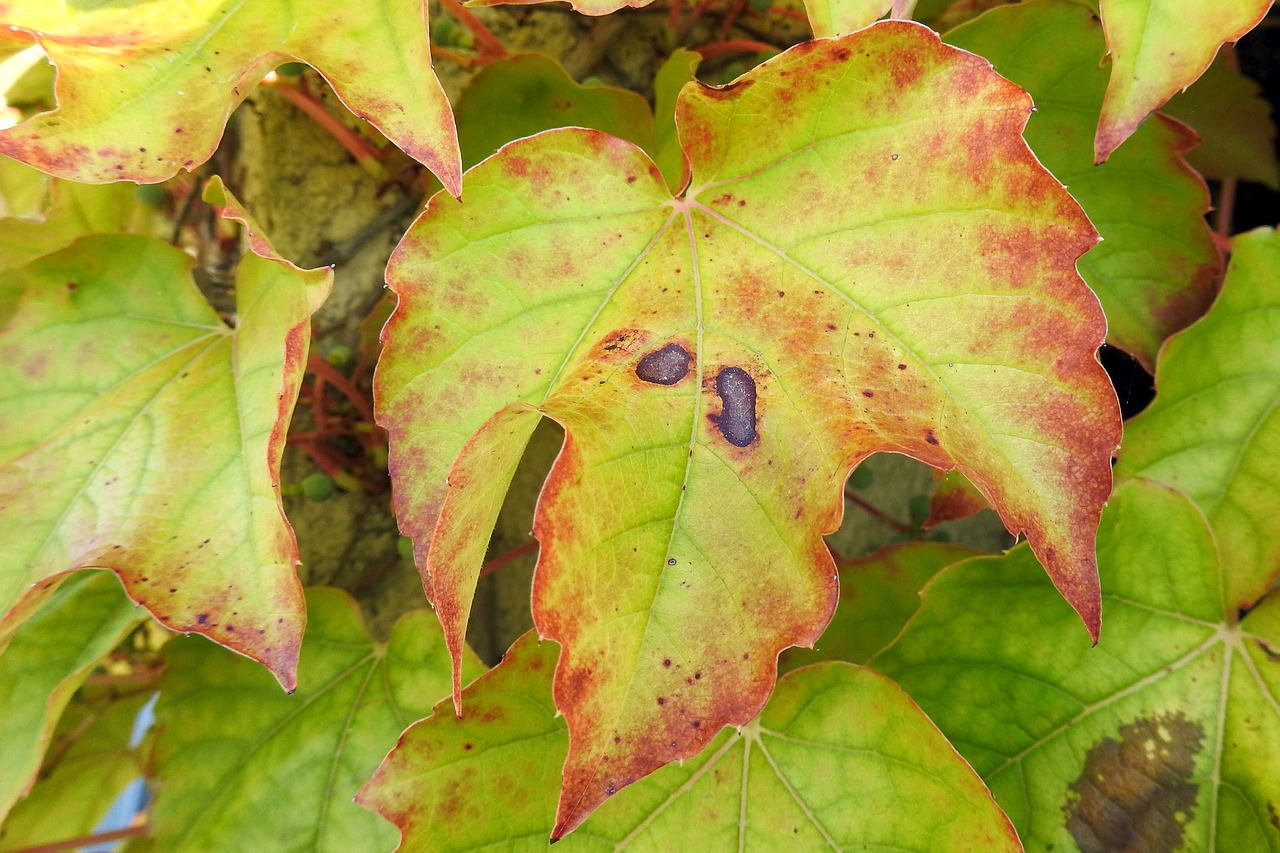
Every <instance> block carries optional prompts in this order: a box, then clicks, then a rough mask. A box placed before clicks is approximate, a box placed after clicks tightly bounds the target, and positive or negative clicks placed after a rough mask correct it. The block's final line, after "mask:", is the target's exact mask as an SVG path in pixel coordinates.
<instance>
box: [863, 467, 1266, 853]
mask: <svg viewBox="0 0 1280 853" xmlns="http://www.w3.org/2000/svg"><path fill="white" fill-rule="evenodd" d="M1098 564H1099V571H1100V573H1101V575H1102V584H1103V587H1102V588H1103V605H1102V608H1103V619H1104V620H1105V622H1106V625H1107V631H1106V633H1105V634H1103V637H1102V641H1101V643H1100V644H1099V645H1098V647H1097V648H1093V649H1091V648H1090V647H1089V643H1088V641H1087V640H1085V639H1084V638H1082V637H1080V636H1079V632H1078V630H1076V627H1075V625H1074V624H1073V618H1072V614H1071V611H1070V610H1069V609H1067V608H1066V607H1065V606H1063V604H1062V602H1061V601H1060V600H1059V598H1058V596H1057V595H1056V594H1055V593H1054V591H1053V589H1052V587H1050V586H1049V584H1048V583H1046V582H1045V580H1044V576H1043V573H1042V572H1041V571H1040V569H1039V567H1038V566H1037V565H1036V561H1035V558H1034V557H1033V556H1032V554H1031V552H1030V551H1029V550H1028V549H1027V548H1026V547H1025V546H1020V547H1018V548H1015V549H1014V550H1013V551H1010V552H1009V553H1008V554H1007V555H1006V556H1004V557H991V558H982V559H975V560H969V561H966V562H964V563H960V564H958V565H956V566H953V567H951V568H949V569H945V570H944V571H943V572H942V573H941V574H939V575H938V577H937V578H935V579H934V581H933V582H932V583H930V584H929V586H928V587H927V588H926V589H925V591H924V596H923V599H924V600H923V604H922V605H921V608H920V612H919V613H917V614H916V616H915V618H914V619H913V620H912V621H911V623H910V624H908V625H907V627H906V629H905V630H904V631H903V633H902V635H901V636H900V637H899V638H898V640H897V642H895V643H894V645H892V646H891V647H889V649H888V650H886V651H885V652H884V653H883V654H881V655H880V656H879V657H877V658H876V659H875V660H874V661H873V662H872V665H873V666H875V667H877V668H878V669H880V670H881V671H883V672H884V673H885V674H887V675H889V676H890V677H891V678H894V679H895V680H897V681H898V683H900V684H901V685H902V686H903V687H904V688H905V689H906V690H907V692H908V693H910V694H911V697H912V698H913V699H915V700H916V701H917V702H919V703H920V705H921V707H923V708H924V710H925V711H926V712H927V713H928V714H929V716H930V717H931V718H932V719H933V720H934V721H935V722H936V723H937V724H938V726H939V727H940V728H941V729H942V731H943V733H944V734H946V735H947V737H948V738H949V739H950V741H951V742H952V743H953V744H955V745H956V748H957V749H959V750H960V752H961V753H962V754H963V755H964V756H965V758H967V759H968V760H969V762H970V763H971V764H972V765H973V767H974V769H975V770H977V771H978V772H979V773H980V774H981V775H982V777H983V779H984V780H986V782H987V784H988V785H989V786H990V788H991V791H992V793H993V794H995V797H996V800H997V801H998V802H999V803H1000V804H1001V806H1002V807H1003V808H1004V809H1005V811H1006V812H1007V813H1008V814H1009V816H1010V817H1011V818H1012V819H1013V822H1014V824H1015V825H1016V826H1017V827H1018V832H1019V835H1020V836H1021V837H1022V840H1023V843H1025V844H1026V845H1027V849H1029V850H1032V849H1034V850H1049V849H1053V850H1074V849H1080V850H1085V851H1094V850H1097V851H1102V850H1121V849H1124V850H1224V851H1225V850H1249V851H1277V850H1280V829H1277V828H1276V827H1275V826H1274V825H1273V824H1274V819H1269V818H1268V815H1269V814H1274V804H1275V803H1277V802H1280V774H1277V773H1276V772H1275V771H1276V767H1280V704H1277V696H1280V596H1275V595H1273V596H1271V597H1269V598H1268V599H1266V600H1265V601H1264V602H1263V603H1262V604H1260V605H1259V606H1258V607H1257V608H1256V609H1255V610H1253V612H1251V613H1250V614H1249V615H1248V616H1246V617H1245V618H1244V619H1243V621H1239V620H1238V619H1237V616H1236V609H1235V607H1234V605H1233V604H1232V603H1231V602H1230V601H1229V600H1228V601H1226V602H1224V601H1223V598H1222V595H1221V592H1220V590H1221V588H1222V584H1223V583H1224V580H1225V577H1224V576H1229V575H1230V573H1231V570H1232V564H1231V563H1230V562H1229V561H1223V562H1222V563H1221V565H1220V564H1219V561H1218V557H1217V553H1216V552H1215V548H1214V541H1213V537H1212V534H1211V533H1210V530H1209V527H1208V525H1207V524H1206V522H1205V519H1204V517H1203V516H1202V515H1201V514H1200V513H1199V512H1198V511H1197V510H1196V508H1195V507H1194V506H1193V505H1192V504H1191V503H1190V502H1189V501H1188V500H1187V499H1186V498H1185V497H1183V496H1182V495H1181V494H1179V493H1177V492H1175V491H1173V490H1171V489H1169V488H1167V487H1165V486H1162V485H1159V484H1155V483H1152V482H1150V481H1145V480H1134V481H1130V482H1128V483H1125V484H1123V485H1121V486H1120V487H1119V488H1118V489H1117V490H1116V494H1115V496H1114V497H1113V498H1112V500H1111V502H1110V503H1109V504H1108V506H1107V509H1106V512H1105V513H1104V515H1103V523H1102V527H1101V529H1100V530H1099V533H1098ZM1269 804H1271V805H1272V809H1271V810H1270V811H1269V810H1268V805H1269Z"/></svg>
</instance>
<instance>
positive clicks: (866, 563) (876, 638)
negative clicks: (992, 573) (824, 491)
mask: <svg viewBox="0 0 1280 853" xmlns="http://www.w3.org/2000/svg"><path fill="white" fill-rule="evenodd" d="M978 553H979V552H978V551H975V550H973V549H972V548H966V547H963V546H961V545H945V544H941V543H935V542H904V543H902V544H899V545H886V546H885V547H883V548H879V549H877V550H876V551H875V552H874V553H872V554H868V555H867V556H865V557H861V558H859V559H856V560H849V561H848V562H845V563H842V564H840V603H839V604H838V605H836V612H835V615H833V616H832V617H831V623H830V624H829V625H827V630H826V631H824V632H823V633H822V639H820V640H818V645H817V647H816V648H814V649H812V650H811V649H795V648H792V649H787V650H786V651H784V652H783V653H782V657H781V659H780V660H779V664H778V668H779V670H781V671H784V672H789V671H791V670H793V669H795V668H797V667H800V666H805V665H807V664H811V663H815V662H817V661H821V660H841V661H848V662H849V663H866V662H867V661H869V660H871V658H872V657H873V656H875V653H876V652H878V651H880V650H881V649H883V648H884V647H885V646H887V645H889V643H891V642H893V638H894V637H896V636H898V632H899V631H901V630H902V626H903V625H905V624H907V620H908V619H910V618H911V615H912V614H913V613H915V612H916V610H917V609H918V608H919V607H920V590H921V589H923V588H924V585H925V584H926V583H928V582H929V579H930V578H932V577H933V576H934V575H936V574H937V573H938V572H939V570H941V569H942V568H944V567H946V566H949V565H951V564H952V563H958V562H960V561H961V560H966V559H968V558H969V557H973V556H976V555H977V554H978Z"/></svg>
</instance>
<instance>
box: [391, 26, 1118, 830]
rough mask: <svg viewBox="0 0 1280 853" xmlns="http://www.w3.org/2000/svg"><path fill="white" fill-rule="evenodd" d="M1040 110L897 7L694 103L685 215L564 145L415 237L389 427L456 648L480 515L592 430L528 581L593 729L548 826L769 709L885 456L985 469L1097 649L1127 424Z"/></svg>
mask: <svg viewBox="0 0 1280 853" xmlns="http://www.w3.org/2000/svg"><path fill="white" fill-rule="evenodd" d="M832 104H839V108H838V109H832V108H829V105H832ZM1029 109H1030V101H1029V99H1028V98H1027V97H1026V95H1025V94H1024V93H1022V92H1021V91H1020V90H1018V89H1017V88H1016V87H1014V86H1013V85H1012V84H1010V83H1008V82H1007V81H1005V80H1003V79H1001V78H1000V77H998V76H997V75H995V74H994V73H993V72H992V71H991V68H990V65H989V64H988V63H987V62H986V61H985V60H982V59H980V58H978V57H975V56H973V55H972V54H968V53H965V52H963V51H958V50H955V49H953V48H949V47H946V46H943V45H942V44H940V43H939V41H938V39H937V37H936V36H935V35H933V34H931V33H930V32H929V31H927V30H926V29H925V28H923V27H920V26H918V25H915V24H911V23H907V22H887V23H884V24H879V25H876V26H874V27H871V28H868V29H866V30H863V31H860V32H859V33H857V34H854V35H852V36H847V37H845V38H843V39H839V40H823V41H816V42H811V43H809V44H806V45H801V46H798V47H796V48H793V49H792V50H790V51H788V52H787V53H785V54H783V55H781V56H779V57H777V58H775V59H772V60H770V61H768V62H766V63H765V64H763V65H761V66H759V67H758V68H756V69H753V70H752V71H751V72H750V73H748V74H747V75H745V76H744V77H743V78H741V79H740V80H739V81H738V82H737V83H735V84H733V85H732V86H730V87H726V88H720V89H712V88H709V87H705V86H688V87H686V88H685V89H684V91H683V92H682V93H681V96H680V99H679V103H678V106H677V123H678V126H679V128H680V136H681V140H682V143H683V145H684V149H685V152H686V155H687V157H688V158H689V163H690V167H691V174H692V179H691V183H690V186H689V188H688V189H687V190H685V192H684V193H683V194H682V195H681V196H680V197H678V198H672V196H671V193H670V191H669V190H668V189H667V186H666V182H665V181H664V179H663V178H662V176H661V174H660V173H659V171H658V169H657V167H656V166H655V165H654V164H653V163H652V161H650V160H649V158H648V157H646V156H645V155H644V154H643V152H641V151H639V150H638V149H636V148H635V147H634V146H632V145H630V144H628V143H625V142H622V141H619V140H616V139H613V138H611V137H608V136H606V135H604V134H600V133H595V132H590V131H582V130H563V131H551V132H548V133H544V134H540V135H538V136H536V137H532V138H530V139H526V140H522V141H519V142H516V143H513V144H512V145H510V146H508V147H507V148H505V149H504V150H503V152H502V153H501V154H499V155H498V156H496V157H493V158H491V159H489V160H487V161H485V162H484V163H482V164H481V165H479V166H477V167H476V168H474V169H472V170H471V171H470V172H468V175H467V181H468V184H467V195H466V198H465V200H464V201H463V202H461V203H456V202H454V201H451V200H446V199H445V198H444V197H442V196H437V197H436V198H435V199H433V201H432V202H431V203H430V204H429V205H428V208H427V210H426V211H425V213H424V214H423V216H422V217H421V218H420V219H419V220H418V222H417V223H415V225H414V226H413V228H412V229H411V230H410V231H409V233H408V234H407V235H406V237H405V239H404V240H403V241H402V243H401V245H400V246H399V247H398V248H397V250H396V253H395V255H394V256H393V258H392V262H391V265H390V268H389V271H388V280H389V281H390V283H391V286H392V287H393V289H394V290H395V291H396V293H397V295H398V297H399V303H398V305H397V308H396V311H395V314H394V315H393V316H392V318H391V320H390V321H389V323H388V325H387V328H386V330H385V332H384V340H385V342H386V348H385V350H384V355H383V359H382V361H381V363H380V364H379V369H378V381H377V388H376V397H377V404H378V411H379V421H380V423H382V424H383V425H384V426H386V428H387V429H388V432H389V434H390V441H391V454H392V459H391V472H392V476H393V477H394V478H395V482H396V493H395V494H396V515H397V519H398V521H399V523H400V525H401V529H402V531H403V532H405V533H406V534H408V535H410V536H412V537H413V539H414V542H415V552H416V555H417V557H418V561H419V566H420V568H421V569H422V570H423V575H424V578H426V579H427V581H426V582H427V583H428V584H429V589H430V594H431V597H432V602H433V603H434V604H435V606H436V609H437V612H438V613H439V614H440V617H441V620H442V622H443V623H444V625H445V635H446V637H447V638H448V640H449V642H450V644H451V648H452V649H454V650H455V652H457V651H459V650H460V649H461V648H462V638H463V636H464V633H465V627H466V617H467V612H468V610H469V609H470V605H471V599H472V595H473V592H474V588H475V582H476V577H477V574H478V572H479V568H480V565H481V562H482V559H483V549H484V544H485V537H484V536H483V535H482V534H481V535H477V531H487V530H490V529H492V525H493V520H494V518H495V517H496V514H497V512H498V508H499V507H500V505H501V498H502V495H503V493H504V492H505V491H506V488H507V484H508V482H509V481H510V477H511V472H512V471H514V469H515V465H516V463H517V462H518V460H519V458H520V454H521V452H522V451H523V448H524V445H525V443H526V441H527V439H528V436H529V435H530V434H531V432H532V430H533V428H534V426H535V425H536V424H537V422H538V421H539V419H540V418H541V417H542V416H544V415H546V416H549V417H552V418H554V419H555V420H556V421H558V422H559V423H560V424H561V425H562V426H564V427H565V430H566V432H567V434H568V438H567V440H566V443H565V446H564V449H563V450H562V452H561V454H560V456H559V458H558V460H557V461H556V464H555V466H554V468H553V469H552V471H551V474H550V475H549V477H548V480H547V484H546V486H545V488H544V490H543V493H542V496H541V499H540V500H539V503H538V512H537V516H536V519H535V534H536V535H537V537H538V539H539V541H540V543H541V551H540V557H539V566H538V570H537V575H536V578H535V583H534V591H533V597H534V601H533V605H534V607H533V609H534V617H535V624H536V625H537V627H538V630H539V632H540V633H541V634H542V636H544V637H546V638H549V639H554V640H556V641H557V642H560V643H561V644H562V646H563V648H564V649H565V653H564V656H563V659H562V660H561V662H560V664H559V667H558V674H557V679H558V680H557V704H558V706H559V707H560V709H561V710H562V711H563V712H564V713H565V715H566V717H567V718H568V721H569V727H570V730H571V731H573V733H574V751H573V752H572V753H571V755H570V757H569V761H568V764H567V766H566V771H565V778H566V788H565V794H564V800H563V802H562V808H563V810H564V811H563V813H562V822H561V823H560V824H559V825H558V828H557V832H558V833H560V832H563V831H566V830H567V828H570V827H572V826H573V825H576V823H577V822H578V821H579V820H581V819H582V818H583V817H585V815H586V814H587V813H589V812H590V810H591V808H593V807H594V805H595V804H597V803H599V802H601V801H603V800H604V799H605V797H606V796H607V794H606V791H607V790H609V789H613V790H617V789H619V788H621V787H623V786H624V785H626V784H629V783H630V782H631V781H633V780H635V779H637V778H639V777H641V776H643V775H645V774H646V773H648V772H651V771H652V770H654V769H656V768H657V767H660V766H662V765H663V764H665V763H667V762H668V761H671V760H675V759H678V758H684V757H689V756H692V755H694V754H696V753H697V752H699V751H700V750H701V749H702V748H703V747H704V746H705V745H706V743H707V742H708V740H709V739H710V737H711V736H712V733H713V732H714V731H716V730H718V729H719V727H720V726H721V725H724V724H726V723H730V724H735V725H744V724H746V723H747V722H748V721H749V720H751V719H752V718H754V717H755V715H756V714H757V713H758V712H759V710H760V708H761V707H762V706H763V705H764V702H765V700H766V699H767V697H768V695H769V692H770V690H771V689H772V686H773V681H774V673H775V661H776V659H777V654H778V652H779V651H781V650H782V649H783V648H785V647H787V646H789V645H811V644H812V643H813V641H814V640H816V639H817V637H818V636H819V635H820V633H821V631H822V628H823V627H824V625H825V623H826V622H827V620H828V619H829V618H830V614H831V612H832V609H833V608H834V605H835V598H836V592H837V587H836V577H835V571H834V565H833V563H832V560H831V557H830V554H829V553H828V551H827V549H826V546H825V545H824V543H823V541H822V538H821V536H822V534H823V533H827V532H830V531H832V530H834V529H835V528H836V527H837V526H838V523H839V518H840V513H841V508H842V500H841V494H842V488H843V484H844V481H845V478H846V476H847V475H848V473H849V471H850V470H851V469H852V468H853V467H854V466H855V465H856V464H857V463H858V462H859V461H860V460H861V459H863V458H865V457H866V456H867V455H869V454H871V453H873V452H877V451H882V450H884V451H893V452H897V453H902V454H904V455H908V456H912V457H914V458H916V459H919V460H921V461H923V462H926V463H927V464H930V465H933V466H935V467H939V468H946V469H950V468H952V467H959V468H961V469H962V470H963V471H964V472H965V474H966V475H967V476H969V477H970V479H972V480H973V481H974V482H975V483H977V484H978V485H979V486H981V487H982V489H983V491H984V492H985V493H986V494H988V495H990V496H991V498H992V500H993V502H995V504H996V505H997V506H998V508H999V509H1000V512H1001V514H1002V518H1003V520H1004V523H1005V524H1006V526H1007V527H1009V528H1010V529H1011V530H1015V531H1016V530H1025V531H1026V532H1027V536H1028V537H1029V539H1030V541H1031V542H1032V544H1033V546H1034V547H1035V548H1037V549H1038V550H1039V552H1040V553H1041V554H1043V555H1045V560H1046V565H1047V568H1048V571H1049V573H1050V575H1051V576H1052V577H1053V578H1054V580H1055V582H1056V583H1057V584H1058V585H1059V588H1060V589H1062V590H1063V592H1064V594H1065V595H1066V596H1067V597H1068V599H1069V600H1070V601H1071V602H1072V603H1073V605H1074V606H1075V607H1076V608H1077V609H1078V610H1079V612H1080V613H1081V614H1082V618H1083V619H1084V621H1085V623H1086V625H1087V626H1088V627H1089V629H1090V630H1091V631H1096V630H1097V627H1098V622H1097V616H1098V611H1097V602H1098V590H1097V580H1096V569H1095V563H1094V532H1095V529H1096V525H1097V519H1098V517H1099V515H1100V512H1101V507H1102V504H1103V502H1104V501H1105V498H1106V496H1107V495H1108V494H1109V493H1110V479H1111V477H1110V454H1111V451H1112V450H1113V449H1114V447H1115V446H1116V445H1117V443H1118V435H1119V417H1118V413H1117V411H1116V402H1115V394H1114V391H1113V390H1112V388H1111V385H1110V382H1109V381H1108V380H1107V378H1106V375H1105V374H1104V372H1103V371H1102V369H1101V368H1100V366H1099V365H1098V363H1097V361H1096V359H1095V355H1094V353H1095V350H1096V348H1097V346H1098V344H1099V343H1100V341H1101V339H1102V336H1103V334H1104V323H1103V319H1102V316H1101V311H1100V310H1099V308H1098V305H1097V301H1096V299H1095V298H1094V296H1093V294H1092V293H1091V292H1089V291H1088V289H1087V288H1086V287H1085V286H1084V284H1083V283H1082V282H1081V281H1080V279H1079V277H1078V275H1077V274H1076V272H1075V260H1076V258H1077V257H1078V256H1079V255H1080V254H1081V253H1082V252H1083V251H1084V250H1085V249H1087V248H1088V247H1089V246H1091V245H1093V243H1094V239H1095V238H1094V232H1093V230H1092V227H1091V226H1090V225H1089V224H1088V222H1087V220H1086V219H1085V217H1084V215H1083V213H1082V212H1081V211H1080V209H1079V208H1078V207H1077V206H1076V204H1075V203H1074V202H1073V201H1072V200H1071V199H1070V197H1069V196H1068V195H1067V194H1066V193H1065V192H1064V191H1063V190H1062V187H1061V185H1060V184H1059V183H1058V182H1057V181H1056V180H1055V179H1054V178H1053V177H1052V176H1050V175H1049V174H1048V173H1047V172H1046V171H1045V170H1044V169H1043V167H1042V166H1040V164H1039V163H1038V162H1037V161H1036V160H1035V158H1034V156H1033V155H1032V154H1031V152H1030V151H1029V150H1028V149H1027V147H1026V145H1025V143H1024V142H1023V141H1022V139H1021V136H1020V131H1021V129H1022V126H1023V124H1024V122H1025V119H1026V116H1027V114H1028V112H1029ZM851 176H852V177H853V178H855V180H852V181H851V180H850V178H851ZM940 228H944V229H946V230H947V233H948V235H949V238H948V239H947V240H946V241H939V240H938V239H937V233H938V229H940ZM664 660H672V661H676V662H679V663H680V664H681V669H680V670H679V671H677V670H674V669H670V668H667V667H664V666H663V661H664ZM694 673H700V674H701V678H699V679H698V680H697V681H696V682H695V681H694V680H693V674H694ZM686 679H688V681H686ZM658 697H662V698H664V699H665V700H666V704H665V705H658V704H657V702H656V699H657V698H658ZM692 722H698V723H699V725H700V726H701V728H700V729H695V728H692V726H691V723H692ZM671 743H675V744H676V746H674V747H672V746H670V744H671Z"/></svg>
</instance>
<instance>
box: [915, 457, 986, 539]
mask: <svg viewBox="0 0 1280 853" xmlns="http://www.w3.org/2000/svg"><path fill="white" fill-rule="evenodd" d="M989 506H990V504H989V503H987V499H986V498H985V497H984V496H983V494H982V492H980V491H978V489H977V487H976V486H974V485H973V483H971V482H969V478H968V477H966V476H965V475H963V474H961V473H960V472H959V471H948V472H947V473H946V474H944V475H943V477H942V480H941V481H940V482H939V483H938V488H937V489H936V490H935V491H934V493H933V496H932V497H931V498H930V499H929V517H928V518H926V519H925V521H924V524H922V525H921V527H923V528H924V529H925V530H928V529H929V528H931V527H934V526H936V525H939V524H942V523H943V522H946V521H959V520H960V519H962V518H968V517H969V516H971V515H973V514H974V513H976V512H981V511H982V510H984V509H986V508H987V507H989Z"/></svg>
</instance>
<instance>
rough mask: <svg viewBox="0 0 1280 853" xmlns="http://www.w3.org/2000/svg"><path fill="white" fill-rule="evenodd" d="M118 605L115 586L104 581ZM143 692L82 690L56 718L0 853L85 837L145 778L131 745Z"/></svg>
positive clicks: (142, 747) (0, 831) (5, 827)
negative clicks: (48, 744)
mask: <svg viewBox="0 0 1280 853" xmlns="http://www.w3.org/2000/svg"><path fill="white" fill-rule="evenodd" d="M106 580H108V581H110V583H111V585H112V586H114V587H115V588H116V589H115V597H116V599H117V600H118V601H121V602H124V603H125V604H127V603H128V600H127V599H126V598H125V597H124V594H123V593H122V592H121V591H120V583H119V582H118V581H117V580H116V579H115V578H113V577H110V576H107V577H106ZM152 695H153V693H152V691H151V690H150V689H148V688H147V687H146V686H142V687H138V686H133V687H132V688H122V687H121V686H120V685H85V686H84V687H82V688H81V689H80V691H79V692H78V693H77V694H76V695H75V697H73V698H72V700H71V703H70V704H69V705H68V706H67V709H66V710H65V711H64V712H63V713H62V716H61V718H60V719H59V720H58V726H57V728H56V729H55V730H54V732H53V740H52V748H51V749H49V751H48V754H47V756H46V758H45V761H44V763H43V764H42V765H41V767H40V772H39V776H38V779H37V781H36V783H35V784H34V785H33V786H32V787H31V791H30V793H29V794H27V796H26V797H24V798H23V799H21V800H19V801H18V802H17V803H16V804H14V807H13V811H11V812H9V816H8V817H7V818H5V819H4V822H3V823H2V824H0V851H5V853H9V851H15V850H26V849H29V848H32V847H36V848H39V847H41V846H44V845H49V844H55V843H57V842H62V841H66V840H67V839H68V838H84V837H86V836H88V835H92V834H93V831H94V829H95V828H96V827H98V826H99V825H100V824H101V823H102V819H103V818H104V817H106V816H107V813H108V811H109V810H110V808H111V806H112V804H113V803H114V802H115V801H116V798H117V797H118V796H119V795H120V794H122V793H124V791H125V790H126V789H127V788H128V787H129V785H130V784H132V783H134V782H139V781H141V779H142V777H143V776H144V775H145V774H146V741H145V740H144V741H143V742H142V743H139V744H138V745H137V746H134V745H133V730H134V725H135V723H136V721H137V719H138V714H139V713H140V712H141V711H142V709H143V707H144V706H145V705H146V704H147V703H148V702H150V701H151V698H152Z"/></svg>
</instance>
